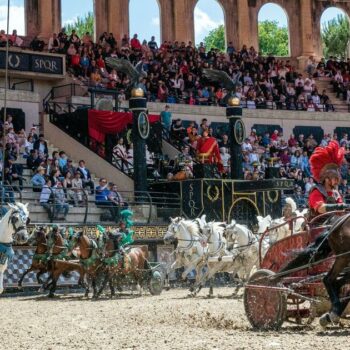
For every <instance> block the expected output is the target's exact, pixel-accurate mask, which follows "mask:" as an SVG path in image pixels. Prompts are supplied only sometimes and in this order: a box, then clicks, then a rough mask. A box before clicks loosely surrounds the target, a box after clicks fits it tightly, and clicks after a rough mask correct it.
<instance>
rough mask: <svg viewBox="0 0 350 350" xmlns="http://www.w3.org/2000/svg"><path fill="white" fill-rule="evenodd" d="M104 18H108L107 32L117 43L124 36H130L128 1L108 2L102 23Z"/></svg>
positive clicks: (111, 0)
mask: <svg viewBox="0 0 350 350" xmlns="http://www.w3.org/2000/svg"><path fill="white" fill-rule="evenodd" d="M107 14H108V16H107ZM106 18H108V31H109V32H112V33H113V34H114V37H115V38H116V39H117V40H118V41H119V43H120V39H121V38H122V37H123V36H124V34H127V35H129V36H130V33H129V0H108V6H107V13H106V14H105V15H104V17H103V18H102V21H103V20H104V21H105V22H106ZM106 30H107V29H106ZM101 33H102V32H101ZM101 33H99V34H98V35H100V34H101Z"/></svg>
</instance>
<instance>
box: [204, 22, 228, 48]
mask: <svg viewBox="0 0 350 350" xmlns="http://www.w3.org/2000/svg"><path fill="white" fill-rule="evenodd" d="M203 42H204V45H205V47H206V48H207V50H210V49H219V50H220V51H225V27H224V25H223V24H221V25H219V26H218V27H217V28H215V29H213V30H211V31H210V32H209V34H208V35H207V36H206V37H205V38H204V39H203Z"/></svg>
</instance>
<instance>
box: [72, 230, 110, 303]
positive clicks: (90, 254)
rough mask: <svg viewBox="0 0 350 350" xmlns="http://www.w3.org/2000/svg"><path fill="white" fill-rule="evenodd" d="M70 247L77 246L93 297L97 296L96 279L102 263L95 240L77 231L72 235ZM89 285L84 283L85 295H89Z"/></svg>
mask: <svg viewBox="0 0 350 350" xmlns="http://www.w3.org/2000/svg"><path fill="white" fill-rule="evenodd" d="M71 248H72V249H74V248H79V251H80V264H81V266H82V267H83V268H84V271H85V274H86V276H87V278H88V282H91V285H92V288H93V298H97V296H98V290H97V284H96V281H97V279H98V277H99V276H100V272H101V271H102V269H103V264H102V261H101V257H100V254H99V252H98V247H97V244H96V242H95V241H93V240H92V239H90V238H89V237H88V236H87V235H85V233H84V232H79V233H76V234H75V235H74V236H73V238H72V245H71ZM89 285H90V283H88V284H87V285H86V289H85V297H88V296H89V291H90V290H89Z"/></svg>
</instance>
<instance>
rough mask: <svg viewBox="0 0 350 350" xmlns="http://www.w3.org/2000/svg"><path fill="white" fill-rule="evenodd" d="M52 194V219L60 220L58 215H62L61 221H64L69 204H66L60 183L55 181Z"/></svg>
mask: <svg viewBox="0 0 350 350" xmlns="http://www.w3.org/2000/svg"><path fill="white" fill-rule="evenodd" d="M52 192H53V195H54V210H53V212H54V217H55V219H60V217H59V214H60V213H63V219H65V218H66V216H67V214H68V211H69V204H68V203H67V199H66V194H65V193H64V190H63V187H62V182H60V181H57V183H56V185H54V186H53V188H52Z"/></svg>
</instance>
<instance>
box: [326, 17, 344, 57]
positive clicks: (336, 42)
mask: <svg viewBox="0 0 350 350" xmlns="http://www.w3.org/2000/svg"><path fill="white" fill-rule="evenodd" d="M321 36H322V46H323V55H324V56H325V57H327V58H328V57H329V56H336V57H338V58H345V57H346V54H347V48H348V43H349V40H350V25H349V20H348V18H347V17H346V16H345V15H338V16H337V18H333V19H331V20H330V21H328V22H327V23H326V24H325V25H323V26H322V31H321Z"/></svg>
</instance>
